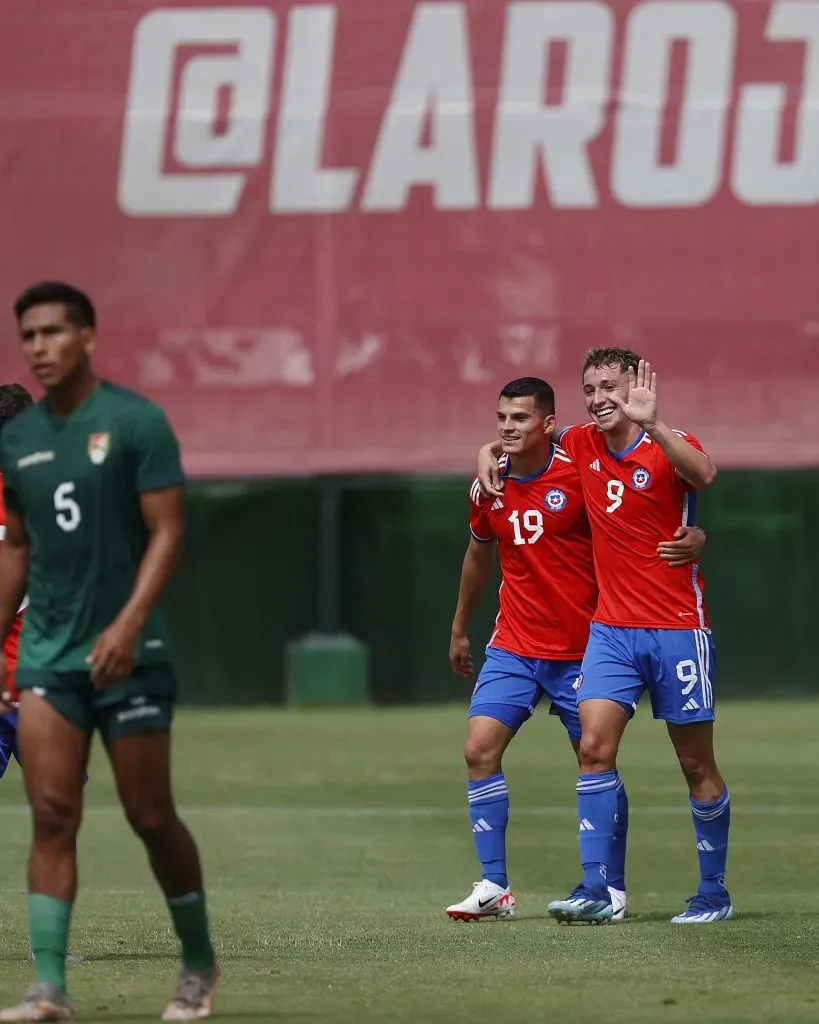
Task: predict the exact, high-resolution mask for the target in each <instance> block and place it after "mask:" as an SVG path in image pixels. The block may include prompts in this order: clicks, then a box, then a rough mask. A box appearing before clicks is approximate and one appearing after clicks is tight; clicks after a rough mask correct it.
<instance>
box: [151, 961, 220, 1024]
mask: <svg viewBox="0 0 819 1024" xmlns="http://www.w3.org/2000/svg"><path fill="white" fill-rule="evenodd" d="M218 985H219V964H218V963H214V965H213V967H211V968H210V969H209V970H207V971H191V970H186V969H185V968H182V970H181V971H180V972H179V980H178V981H177V983H176V992H175V993H174V997H173V999H172V1000H171V1001H170V1002H169V1003H168V1005H167V1006H166V1007H165V1012H164V1013H163V1014H162V1019H163V1020H165V1021H173V1020H177V1021H179V1020H206V1019H207V1018H208V1017H210V1015H211V1012H212V1010H213V996H214V993H215V992H216V989H217V987H218Z"/></svg>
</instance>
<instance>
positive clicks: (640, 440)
mask: <svg viewBox="0 0 819 1024" xmlns="http://www.w3.org/2000/svg"><path fill="white" fill-rule="evenodd" d="M647 437H648V434H646V432H645V431H644V430H641V431H640V436H639V437H638V438H637V440H636V441H633V442H632V443H631V444H630V445H629V446H628V447H627V448H621V449H620V451H619V452H611V457H612V458H613V459H615V460H616V461H617V462H620V461H621V459H624V458H625V457H626V456H627V455H630V454H631V453H632V452H633V451H634V449H635V448H637V447H638V446H639V445H641V444H642V443H643V441H645V439H646V438H647Z"/></svg>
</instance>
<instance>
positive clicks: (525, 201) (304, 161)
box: [118, 0, 819, 217]
mask: <svg viewBox="0 0 819 1024" xmlns="http://www.w3.org/2000/svg"><path fill="white" fill-rule="evenodd" d="M271 6H278V7H282V8H283V7H285V6H289V7H290V10H289V11H288V12H287V16H286V18H285V17H284V16H283V15H279V14H277V13H276V12H274V11H273V10H271V9H270V7H271ZM356 6H360V5H356V4H353V3H351V2H347V3H341V2H340V0H337V2H336V3H321V4H318V3H316V4H308V3H295V4H292V5H285V4H280V5H255V6H254V5H245V6H241V7H237V6H236V4H227V3H224V4H223V5H222V6H213V5H205V4H202V6H199V7H180V6H179V5H178V4H177V5H175V6H168V7H159V8H157V9H155V10H152V11H149V12H148V13H147V14H145V15H144V16H143V17H142V19H141V20H140V21H139V23H138V24H137V27H136V30H135V33H134V39H133V50H132V52H133V59H132V64H131V71H130V82H129V87H128V98H127V104H126V109H125V117H124V133H123V140H122V150H121V157H120V168H119V186H118V199H119V205H120V208H121V209H122V210H123V211H124V212H125V213H126V214H128V215H130V216H135V217H140V216H160V217H161V216H164V217H189V216H203V217H214V216H231V215H233V214H235V213H236V212H237V210H238V209H239V206H240V204H241V202H242V199H243V194H244V192H245V189H246V186H247V184H248V182H249V181H250V179H251V177H253V176H254V175H256V174H257V173H258V172H259V171H260V170H261V169H262V168H264V166H265V162H266V159H267V154H268V153H269V152H271V151H272V153H273V163H272V167H271V169H270V177H269V184H268V185H267V188H266V190H265V191H266V193H267V196H268V200H267V203H268V209H269V210H270V212H271V213H287V214H297V213H298V214H314V215H317V214H327V213H341V212H346V211H349V210H352V209H361V210H364V211H367V212H388V211H393V212H398V211H405V210H406V209H407V208H408V205H409V202H410V197H411V194H412V192H413V190H414V189H416V188H417V187H419V186H420V187H422V188H424V189H427V190H429V191H430V193H431V195H432V204H433V206H434V208H435V209H437V210H478V209H488V210H499V211H508V210H526V209H531V208H532V207H533V206H534V204H535V203H536V201H537V196H538V193H539V191H540V190H541V188H542V187H544V186H545V193H546V194H547V195H548V197H549V203H550V206H551V207H552V208H553V209H555V210H560V209H567V210H584V209H586V210H599V209H601V208H604V207H605V206H606V205H607V203H608V202H609V201H610V200H613V201H614V202H615V203H617V204H619V205H621V206H623V207H626V208H631V209H641V208H649V209H652V208H654V209H675V208H676V209H692V208H695V207H702V206H706V205H708V204H709V203H711V202H712V200H713V199H714V197H715V196H717V195H718V194H719V193H720V190H721V188H722V187H723V186H725V187H726V189H727V190H730V192H731V193H732V194H733V197H734V198H735V199H736V200H737V201H738V202H740V203H743V204H745V205H746V206H753V207H759V206H806V207H811V206H814V205H815V204H816V203H817V202H819V175H816V174H815V173H814V162H815V157H814V145H813V142H812V138H813V135H812V133H813V131H814V127H813V120H812V110H813V106H814V100H813V95H812V94H813V91H814V89H815V85H814V83H813V77H812V74H808V73H807V72H805V73H804V74H802V73H800V71H799V70H791V71H789V72H788V73H787V74H786V75H784V76H783V80H782V81H775V80H771V79H770V77H769V76H770V74H772V73H774V72H773V70H772V62H773V61H774V60H775V59H776V58H775V57H774V56H773V53H775V47H776V44H777V41H778V40H782V39H786V40H793V41H794V42H798V41H803V44H804V45H805V46H806V47H807V50H808V52H809V53H810V52H812V49H811V48H812V47H814V46H815V42H816V26H815V5H814V4H810V3H792V2H782V3H772V4H766V5H764V6H765V9H766V12H767V24H765V25H764V26H763V25H762V19H760V23H759V24H757V23H754V24H753V25H751V24H750V22H749V23H748V25H747V26H745V21H744V20H743V19H739V18H738V17H737V15H736V13H735V11H736V6H735V4H733V3H730V2H727V0H710V2H709V3H704V4H681V3H679V2H678V0H638V2H637V3H635V4H633V5H614V6H611V5H607V4H595V3H592V4H577V3H576V2H575V0H551V2H549V3H506V4H500V3H498V4H496V7H498V8H501V7H503V8H505V18H504V23H503V27H502V33H503V45H502V46H498V47H497V50H498V52H499V53H500V52H503V53H504V54H505V57H504V58H503V59H502V60H501V61H498V62H497V63H496V64H495V65H494V66H490V67H489V68H488V69H487V70H486V72H484V74H485V75H486V85H484V84H483V82H482V84H481V90H482V91H481V96H483V90H484V89H486V88H487V87H488V88H489V89H491V90H492V92H493V93H494V96H495V101H494V110H493V111H492V112H491V115H492V123H491V125H490V126H488V127H487V128H485V129H484V128H482V126H481V124H480V123H479V121H478V119H477V117H476V111H477V110H480V109H482V107H483V101H482V100H480V101H479V99H478V96H477V90H476V86H475V82H474V77H473V70H472V69H473V65H474V63H475V60H476V59H477V58H476V52H475V48H476V47H480V48H481V49H483V48H484V47H485V45H486V42H485V41H486V38H487V36H486V33H487V32H491V31H493V30H491V29H485V28H484V29H482V28H481V24H480V19H479V18H477V16H476V15H475V14H473V12H472V11H471V10H470V8H471V7H474V6H475V5H474V4H470V3H468V2H467V0H461V2H455V0H452V2H449V3H423V2H416V3H415V4H405V5H403V7H405V8H407V7H409V8H411V17H410V18H409V19H405V17H404V15H403V13H402V14H400V15H399V14H385V17H387V18H388V25H389V27H390V28H393V29H397V30H400V31H402V32H403V39H402V41H401V46H400V49H398V52H397V53H395V55H394V56H389V57H387V56H384V52H385V50H386V49H387V48H384V47H382V46H381V40H380V37H379V36H378V34H377V33H376V32H374V33H373V35H372V37H371V38H369V39H365V40H364V44H363V45H365V46H367V48H368V49H367V53H368V58H367V60H366V61H351V60H350V56H351V51H349V50H348V51H347V52H344V50H343V49H342V46H343V45H346V46H348V47H349V45H350V43H349V42H347V43H344V44H343V43H342V42H341V40H345V39H346V40H351V39H357V38H359V35H360V30H359V33H358V34H356V32H355V26H356V14H355V11H354V9H355V8H356ZM382 6H384V7H385V8H388V9H389V10H390V11H392V9H393V8H396V7H397V6H399V5H396V4H383V5H382ZM625 7H628V8H629V10H628V16H627V17H625V18H623V16H622V15H621V14H620V13H619V12H620V11H622V10H623V9H624V8H625ZM615 12H617V14H616V15H615ZM615 17H616V18H619V19H621V20H622V23H621V24H620V25H613V24H612V22H613V21H614V20H615ZM347 19H349V24H350V25H352V26H354V27H353V29H352V30H351V31H350V32H349V34H348V33H347V32H344V31H342V26H343V24H344V23H345V22H346V21H347ZM389 19H392V20H391V21H390V20H389ZM738 22H740V23H741V24H742V31H738V24H737V23H738ZM482 33H483V34H482ZM760 36H761V38H760ZM621 37H623V41H622V43H621V42H620V39H621ZM678 39H685V40H687V41H688V47H689V51H690V58H689V60H688V61H687V65H686V68H685V70H684V72H682V73H681V74H680V75H679V77H678V76H677V74H676V73H675V72H674V71H673V67H672V64H673V57H672V54H673V53H674V44H675V41H676V40H678ZM555 41H559V42H560V44H561V46H562V47H565V49H566V51H567V56H566V58H565V60H564V61H563V62H562V63H563V65H564V69H565V70H564V71H563V74H562V80H561V83H560V86H561V92H562V94H563V97H564V99H563V100H562V101H561V102H554V101H553V102H551V103H547V102H546V100H545V97H544V96H543V95H542V94H543V88H542V83H543V81H544V80H546V79H548V78H549V77H550V72H551V71H552V68H551V67H550V66H549V62H550V60H551V58H550V56H549V54H550V53H551V50H552V47H551V46H550V44H551V43H552V42H555ZM492 42H493V44H494V42H495V40H494V39H493V40H492ZM771 44H773V46H772V45H771ZM769 48H770V50H771V52H772V55H771V57H767V56H763V54H765V53H766V51H767V50H768V49H769ZM279 54H281V62H282V65H283V70H282V72H281V78H282V87H281V90H279V89H278V88H277V89H275V90H274V88H273V82H274V81H275V80H277V79H278V78H279V69H278V68H277V67H276V61H277V58H278V55H279ZM749 54H753V56H754V60H753V61H749V59H748V55H749ZM810 59H812V58H810ZM769 61H770V62H771V64H770V65H769V63H768V62H769ZM795 63H797V62H795ZM613 65H614V66H613ZM370 66H373V67H374V69H375V74H376V76H377V78H378V80H379V82H381V81H383V83H384V86H383V89H381V90H379V91H378V92H377V93H376V99H377V100H378V99H379V98H380V99H381V104H382V105H381V109H380V111H379V112H378V113H379V124H378V127H377V131H375V132H374V133H373V139H374V141H373V142H372V143H371V144H369V145H368V146H367V147H366V148H365V149H364V150H361V149H359V150H358V151H356V152H354V153H352V154H351V159H350V160H349V161H348V163H347V166H344V165H342V164H341V163H340V162H338V161H332V160H328V159H326V156H325V153H324V149H325V140H326V139H327V138H328V137H330V138H332V137H335V138H340V137H344V136H345V135H347V134H349V125H350V123H355V122H354V119H355V118H356V117H358V115H359V111H358V110H357V109H356V108H355V106H354V105H353V104H352V103H351V102H350V101H351V100H352V99H353V98H354V97H355V96H356V94H357V92H359V91H360V90H361V88H362V86H365V85H366V84H367V78H366V77H365V76H366V74H367V71H366V70H363V71H362V70H361V69H362V68H364V69H367V68H368V67H370ZM748 70H750V71H751V80H750V81H739V82H737V83H736V85H735V84H734V82H735V78H736V77H739V76H741V75H744V74H747V73H748ZM757 70H758V77H759V78H761V79H762V80H761V81H759V80H757V81H754V78H755V77H757V75H756V71H757ZM774 74H775V73H774ZM612 81H618V82H620V83H621V86H620V92H619V95H618V93H616V92H613V90H612V85H611V83H612ZM672 81H673V84H671V88H669V84H670V83H671V82H672ZM371 91H372V90H370V92H371ZM226 95H228V96H230V101H229V102H227V103H226V102H225V96H226ZM369 95H370V93H369V92H368V96H369ZM274 96H277V97H280V98H279V100H278V103H279V107H278V109H275V108H274ZM620 96H625V97H626V99H625V101H621V99H620ZM632 96H647V97H651V98H652V100H651V102H650V103H648V106H647V107H646V109H645V110H642V109H637V107H636V106H635V105H634V103H633V102H632ZM578 97H582V100H580V101H579V100H578ZM339 99H341V102H339ZM369 102H370V101H369V100H368V109H367V111H366V113H367V114H368V115H369ZM579 102H580V104H581V106H582V116H581V117H578V103H579ZM793 108H796V109H795V118H794V123H795V125H796V129H795V136H796V137H795V138H794V140H793V142H792V143H791V146H790V148H791V151H792V152H793V154H794V156H793V157H792V158H790V159H783V158H782V156H781V153H780V149H781V135H782V124H783V122H784V121H786V120H787V119H788V117H789V114H790V112H791V110H792V109H793ZM348 110H349V111H350V112H349V113H345V111H348ZM146 112H147V113H146ZM760 112H762V114H760ZM763 115H764V116H763ZM334 118H337V119H339V120H340V123H336V124H333V123H332V120H333V119H334ZM669 123H673V124H674V125H676V129H675V135H674V140H673V141H674V143H675V145H673V146H670V147H669V152H673V153H674V157H673V159H672V160H670V161H667V160H663V159H662V158H661V152H662V149H663V143H664V142H665V131H666V126H667V125H668V124H669ZM427 126H431V128H432V131H431V138H432V141H431V143H430V142H429V141H427V140H426V135H427ZM271 131H272V132H273V133H274V134H275V138H274V139H272V140H271V139H270V137H269V132H271ZM354 134H355V133H354ZM600 140H607V141H605V142H602V143H601V141H600ZM669 141H671V140H669ZM593 144H594V145H598V144H602V145H605V146H606V147H608V149H609V152H608V155H607V159H606V160H604V161H601V166H608V168H609V169H608V173H607V174H605V175H604V174H601V172H600V170H599V169H598V168H597V167H593V166H592V162H591V157H590V155H589V153H590V150H591V148H592V145H593ZM484 146H485V147H486V149H488V150H489V157H488V169H489V171H488V174H485V175H484V174H483V173H482V170H481V167H480V153H481V151H482V150H483V149H484ZM726 152H727V154H728V156H727V159H726V158H725V157H724V154H725V153H726Z"/></svg>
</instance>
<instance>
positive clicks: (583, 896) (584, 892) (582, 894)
mask: <svg viewBox="0 0 819 1024" xmlns="http://www.w3.org/2000/svg"><path fill="white" fill-rule="evenodd" d="M569 899H570V900H592V901H594V902H595V903H599V902H601V900H600V897H599V896H596V895H595V894H594V893H593V892H592V891H591V889H587V888H586V886H585V885H583V883H582V882H581V883H580V885H576V886H575V887H574V889H572V891H571V894H570V896H569Z"/></svg>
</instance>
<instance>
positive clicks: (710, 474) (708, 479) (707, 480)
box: [697, 459, 717, 491]
mask: <svg viewBox="0 0 819 1024" xmlns="http://www.w3.org/2000/svg"><path fill="white" fill-rule="evenodd" d="M716 479H717V467H716V466H715V465H714V463H713V462H712V461H711V460H710V459H706V461H705V465H704V466H702V467H701V470H700V482H699V484H698V487H697V489H698V490H700V491H704V490H705V488H706V487H710V486H711V484H713V483H714V481H715V480H716Z"/></svg>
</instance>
